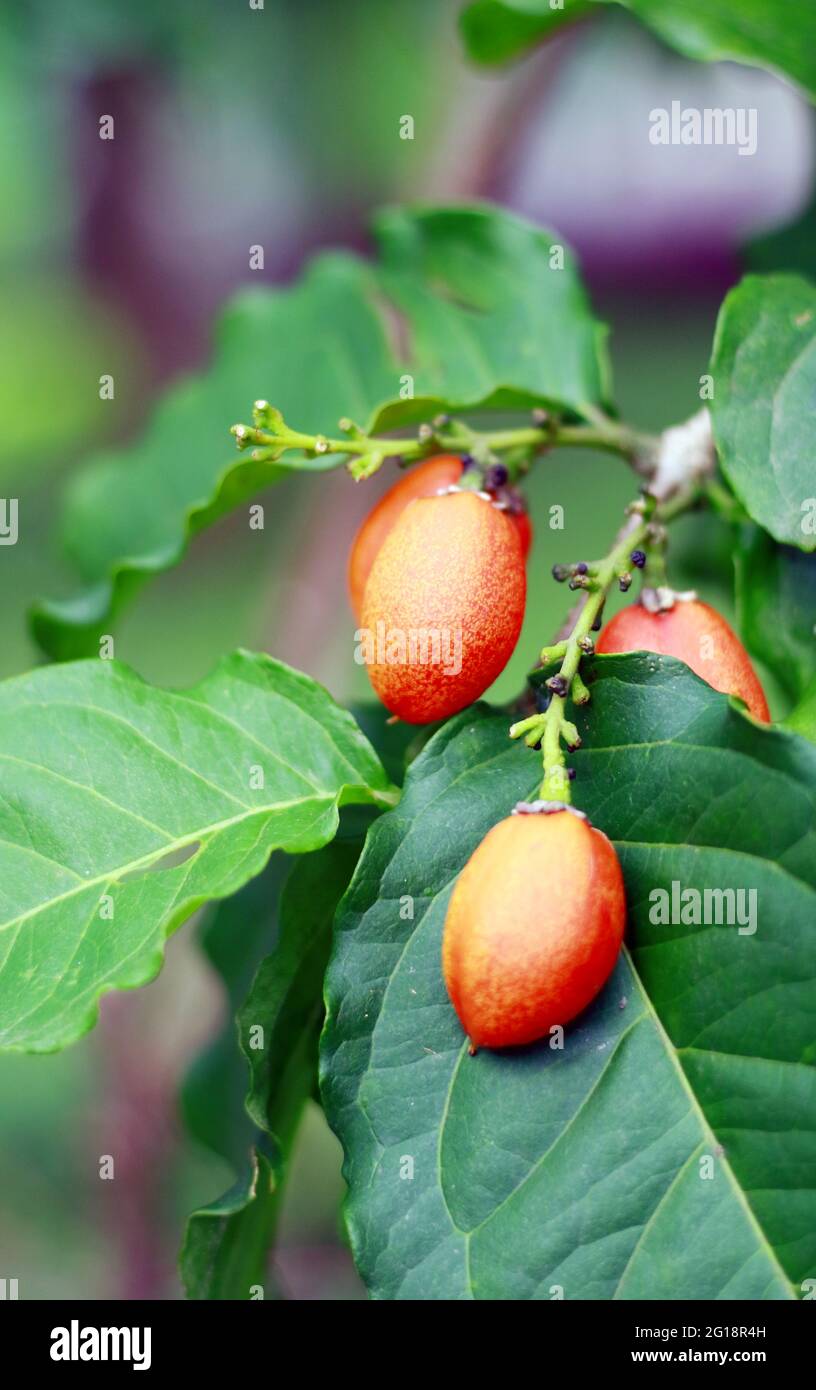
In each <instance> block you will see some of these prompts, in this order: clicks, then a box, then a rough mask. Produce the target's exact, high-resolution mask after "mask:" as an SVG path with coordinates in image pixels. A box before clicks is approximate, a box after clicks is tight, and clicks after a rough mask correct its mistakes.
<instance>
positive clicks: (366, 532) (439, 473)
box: [348, 454, 532, 621]
mask: <svg viewBox="0 0 816 1390" xmlns="http://www.w3.org/2000/svg"><path fill="white" fill-rule="evenodd" d="M473 462H474V461H473V459H472V458H471V457H470V455H469V454H464V455H463V456H462V457H461V458H460V457H459V455H458V454H435V455H434V457H433V458H429V459H426V460H425V461H424V463H418V464H414V465H412V466H411V468H409V470H408V472H407V473H406V474H405V476H404V477H402V478H400V479H399V481H398V482H396V483H395V484H394V486H393V487H391V488H389V490H388V492H386V493H385V494H384V495H383V496H382V497H381V498H380V500H379V502H378V503H377V504H376V506H374V507H373V508H372V509H371V511H370V512H369V513H368V516H367V517H366V518H365V520H364V521H363V523H362V525H361V526H360V529H359V531H358V532H357V535H356V536H355V538H354V542H353V544H352V547H351V553H350V554H349V564H348V591H349V599H350V601H351V607H352V612H353V613H354V616H355V617H356V618H357V619H358V621H359V618H360V613H361V611H362V607H363V591H364V590H365V586H366V580H367V579H368V576H369V574H370V573H371V566H372V565H373V564H374V561H375V559H376V557H377V553H378V551H379V549H380V546H381V545H382V543H383V541H384V540H385V538H386V536H387V535H388V534H389V532H390V531H391V529H392V527H393V526H394V524H395V523H396V522H397V521H398V520H399V518H400V516H401V515H402V513H403V512H404V511H405V508H406V507H407V506H408V504H409V502H413V501H414V499H415V498H416V497H434V496H436V495H437V494H438V493H441V492H444V491H445V489H446V488H449V487H455V486H456V484H457V483H458V482H459V479H460V478H461V476H462V473H463V472H466V471H467V468H468V465H469V464H473ZM513 522H514V524H515V525H516V526H517V527H518V532H519V540H520V541H521V548H522V554H523V556H524V558H525V559H526V558H527V552H528V551H529V549H530V543H531V541H532V527H531V525H530V518H529V516H528V515H527V513H526V512H518V513H516V514H514V515H513Z"/></svg>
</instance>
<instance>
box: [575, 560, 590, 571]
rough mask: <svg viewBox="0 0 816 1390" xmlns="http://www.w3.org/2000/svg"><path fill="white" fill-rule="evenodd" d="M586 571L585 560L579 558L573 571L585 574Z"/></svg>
mask: <svg viewBox="0 0 816 1390" xmlns="http://www.w3.org/2000/svg"><path fill="white" fill-rule="evenodd" d="M588 571H589V565H588V564H587V563H586V561H585V560H579V561H578V564H577V565H576V566H575V573H576V574H587V573H588Z"/></svg>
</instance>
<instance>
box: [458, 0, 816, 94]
mask: <svg viewBox="0 0 816 1390" xmlns="http://www.w3.org/2000/svg"><path fill="white" fill-rule="evenodd" d="M612 3H620V4H621V5H622V6H623V7H624V8H625V9H628V10H630V11H631V12H632V14H634V15H636V16H637V18H638V19H639V20H641V22H642V23H643V24H645V25H647V26H648V27H649V28H650V29H652V30H653V31H654V32H655V33H656V34H658V35H659V36H660V38H661V39H663V40H664V41H665V42H666V43H668V44H670V45H671V46H672V47H673V48H676V49H677V50H678V52H679V53H684V54H685V55H686V56H687V57H688V58H695V59H697V60H698V61H701V62H719V61H721V60H722V59H729V58H730V59H733V60H734V61H735V62H738V63H748V64H749V65H751V66H753V67H761V68H773V69H776V71H778V72H781V73H786V74H787V75H788V76H789V77H792V78H793V79H794V81H795V82H798V83H799V84H800V86H802V87H804V88H805V90H806V91H808V92H809V93H810V94H811V95H816V11H814V8H813V6H812V5H810V4H808V3H795V0H788V3H780V0H565V4H564V6H563V9H561V8H555V9H554V8H553V7H552V6H551V4H550V0H476V3H475V4H470V5H468V6H467V8H466V9H465V11H464V13H463V15H462V29H463V32H464V36H465V42H466V43H467V45H468V49H469V51H470V53H471V55H472V57H474V58H476V59H478V60H479V61H481V62H485V63H495V62H502V61H504V60H505V59H507V58H512V57H514V56H515V55H516V54H518V53H520V52H523V51H524V50H525V49H527V48H529V47H531V46H532V44H533V43H535V42H536V41H537V40H541V39H546V38H549V37H550V35H551V34H552V33H553V32H554V31H555V30H556V29H558V28H559V27H561V25H563V24H564V23H567V22H569V21H570V20H572V19H577V18H580V17H582V16H584V15H587V14H590V13H592V11H593V10H595V11H596V12H597V7H598V6H599V5H602V4H603V5H608V4H612Z"/></svg>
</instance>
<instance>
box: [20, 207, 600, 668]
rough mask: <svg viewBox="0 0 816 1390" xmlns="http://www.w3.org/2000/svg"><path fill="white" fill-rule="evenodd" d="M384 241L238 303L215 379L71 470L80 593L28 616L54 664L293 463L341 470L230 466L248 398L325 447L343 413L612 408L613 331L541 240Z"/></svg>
mask: <svg viewBox="0 0 816 1390" xmlns="http://www.w3.org/2000/svg"><path fill="white" fill-rule="evenodd" d="M375 230H376V232H377V239H378V242H379V246H380V249H381V253H382V265H381V266H378V265H376V264H369V263H367V262H365V261H362V260H357V259H355V258H354V257H352V256H347V255H340V254H330V255H324V256H321V257H320V258H318V260H316V261H315V262H314V263H313V264H312V265H311V267H310V268H309V269H308V270H307V271H306V273H305V274H304V276H303V278H302V280H300V281H299V282H298V283H297V284H295V286H294V287H292V288H290V289H285V290H256V291H254V292H252V293H248V292H244V293H242V294H241V295H239V296H238V298H237V300H236V301H235V303H234V304H233V306H232V308H231V309H230V310H229V311H228V312H227V314H226V315H225V317H224V321H223V323H222V324H221V327H220V330H219V332H218V337H217V344H216V352H215V357H214V360H213V364H212V367H211V368H210V370H209V371H208V372H207V373H206V374H205V375H204V376H203V377H200V378H198V379H197V380H195V381H192V382H188V383H186V384H184V385H182V386H180V387H178V388H177V389H176V390H175V391H173V392H172V393H171V395H170V396H168V397H167V399H166V400H165V402H164V403H163V404H162V405H161V406H160V408H159V409H158V411H157V412H156V415H155V417H154V419H153V422H152V424H151V426H150V428H149V429H148V431H147V433H146V434H145V435H144V437H143V438H142V439H141V440H140V441H139V442H138V443H137V444H135V445H132V446H131V447H129V448H126V449H121V450H119V451H118V452H114V453H110V454H107V455H106V456H105V457H104V458H102V459H100V460H98V461H97V462H96V463H95V464H93V465H92V466H91V467H90V468H89V469H88V470H87V471H85V472H84V473H81V474H80V475H79V477H78V479H77V480H76V482H75V484H74V486H73V487H72V489H71V491H70V492H69V495H68V499H67V505H66V512H65V519H64V527H63V529H64V533H65V538H66V542H67V545H68V549H69V551H70V553H71V555H72V556H73V558H74V560H75V562H76V564H77V566H78V568H79V570H80V572H81V574H82V577H83V579H84V580H85V581H86V584H87V588H86V589H85V590H84V592H82V593H81V594H79V595H78V596H77V597H76V598H73V599H70V600H67V601H61V602H49V603H40V604H39V605H38V606H37V608H36V609H35V610H34V613H33V616H32V623H33V630H34V633H35V636H36V638H37V640H38V642H39V643H40V645H41V646H42V647H43V648H44V650H45V651H47V652H48V653H49V654H50V655H52V656H54V657H57V658H60V659H64V658H66V657H71V656H82V655H91V654H93V655H96V654H97V652H98V641H99V636H100V634H102V633H107V632H110V630H111V624H112V622H113V621H114V619H115V618H116V615H117V613H118V612H119V611H120V609H121V608H122V606H123V605H124V604H125V603H126V602H127V601H128V600H129V599H130V598H131V597H132V596H133V594H134V593H135V592H136V591H137V590H138V588H139V587H140V586H141V585H142V584H143V583H144V582H145V580H146V579H147V578H148V577H149V576H150V575H152V574H155V573H156V572H158V571H160V570H164V569H166V568H167V567H168V566H170V565H173V564H175V563H176V562H177V561H178V560H179V559H180V558H181V556H182V554H183V552H184V549H185V546H186V545H187V543H188V541H189V540H190V538H191V537H192V536H193V535H195V534H196V533H197V532H198V531H200V530H201V529H202V528H203V527H205V526H208V525H210V524H211V523H212V522H213V521H214V520H216V519H217V518H218V517H220V516H222V515H223V514H224V513H225V512H227V511H229V510H230V509H232V508H234V507H236V506H239V505H240V504H242V503H243V502H245V501H246V500H247V499H248V498H249V497H250V496H252V495H253V494H255V493H257V492H259V491H260V490H261V489H262V488H264V487H266V486H267V485H268V484H270V483H274V482H277V481H279V480H280V479H281V478H284V477H285V476H286V475H287V474H288V473H290V472H291V471H292V469H309V470H312V471H314V470H317V471H320V470H324V469H326V468H332V467H334V466H336V465H337V464H338V463H339V462H340V458H339V456H332V455H324V456H319V457H318V458H317V459H309V458H307V457H305V456H304V455H303V454H302V453H300V452H294V453H287V454H285V455H284V456H283V457H281V458H280V459H279V460H278V461H277V462H275V463H262V462H258V461H253V460H252V458H251V457H249V456H248V455H246V454H242V455H240V456H239V455H236V454H235V452H234V450H233V451H232V457H231V458H230V440H229V436H228V433H227V431H228V429H229V427H230V425H231V424H233V423H234V422H235V421H236V420H242V419H245V418H246V417H247V415H248V414H249V411H250V407H251V404H252V401H253V400H254V399H256V398H261V397H262V398H265V399H268V400H270V401H271V402H272V403H273V404H274V405H275V406H276V407H277V408H278V409H279V410H281V411H282V412H283V415H284V416H285V418H286V420H287V422H288V424H289V425H290V426H291V427H292V428H294V429H300V430H304V431H307V432H309V433H320V432H323V433H327V434H331V435H336V434H337V422H338V419H339V418H340V417H342V416H350V417H352V418H353V419H355V420H356V421H357V422H358V424H360V425H363V426H364V427H366V428H367V429H368V430H371V431H378V430H386V429H388V430H392V429H394V428H397V427H402V426H406V425H408V424H411V423H415V422H416V421H418V420H423V419H427V418H428V417H429V416H432V415H434V414H436V413H437V412H438V411H440V410H448V409H457V410H461V411H466V410H471V409H479V408H482V407H502V408H509V407H519V408H522V407H523V408H526V407H527V406H530V405H536V404H539V405H546V406H551V407H555V408H557V409H559V410H561V411H566V412H568V413H574V414H581V413H582V412H583V411H584V410H585V408H586V407H587V406H588V405H597V404H599V403H600V402H602V401H605V400H606V398H607V395H608V390H607V378H608V370H607V366H606V358H605V354H604V349H603V330H602V329H601V327H600V325H599V324H598V323H597V322H596V321H595V320H594V319H593V317H592V314H591V312H590V308H589V305H588V302H587V299H586V296H585V294H584V291H583V289H582V287H581V284H580V281H579V279H578V276H577V273H576V270H575V267H574V264H573V262H572V258H571V257H570V255H569V254H568V253H566V259H565V261H564V263H563V265H562V262H561V258H560V257H561V253H560V252H557V253H556V254H555V256H554V257H553V259H552V262H551V252H552V250H553V246H554V244H555V241H554V238H552V237H550V236H549V235H548V234H547V233H546V232H543V231H541V230H540V229H539V228H537V227H534V226H532V225H531V224H529V223H526V222H523V221H521V220H520V219H518V218H515V217H513V216H511V215H510V214H509V213H504V212H501V211H500V210H499V209H491V208H488V207H480V208H463V207H458V208H451V209H445V208H441V209H405V210H401V211H393V212H388V213H386V214H384V215H383V216H382V217H381V218H380V219H379V221H378V223H377V225H376V228H375ZM400 321H401V322H400ZM398 323H399V328H398V331H395V329H397V326H398ZM392 340H393V341H392ZM408 377H410V378H411V383H410V384H409V383H407V380H406V379H407V378H408ZM349 486H352V484H351V482H349Z"/></svg>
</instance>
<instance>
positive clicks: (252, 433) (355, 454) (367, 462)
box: [232, 401, 656, 477]
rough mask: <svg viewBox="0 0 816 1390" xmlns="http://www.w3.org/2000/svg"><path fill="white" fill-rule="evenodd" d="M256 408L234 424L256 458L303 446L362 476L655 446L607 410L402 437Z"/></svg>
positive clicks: (447, 426) (432, 429) (455, 424)
mask: <svg viewBox="0 0 816 1390" xmlns="http://www.w3.org/2000/svg"><path fill="white" fill-rule="evenodd" d="M254 414H255V424H254V425H233V427H232V434H233V435H234V436H235V439H236V441H237V443H238V446H239V448H242V449H244V448H248V447H250V446H252V447H254V449H255V453H254V455H253V456H254V457H255V458H258V459H263V458H269V459H270V460H272V459H274V458H278V457H279V456H280V455H281V454H282V453H283V452H285V451H286V450H287V449H302V450H303V451H304V452H305V453H307V454H312V455H320V454H340V455H347V456H351V457H352V458H354V459H356V460H358V461H357V462H355V463H352V464H351V465H350V466H351V470H352V472H353V473H354V474H355V476H357V477H368V476H370V475H371V474H372V473H374V472H376V471H377V469H378V468H379V467H380V466H381V465H382V463H383V462H384V461H385V459H387V458H395V457H399V458H401V459H402V460H403V461H404V462H413V461H414V460H416V459H421V458H426V457H428V456H429V455H430V454H434V453H439V452H440V451H447V452H451V453H465V452H470V453H472V454H473V455H474V456H475V457H476V458H477V459H479V460H480V461H489V460H490V458H491V456H492V455H494V454H498V453H512V452H515V453H516V454H517V455H518V456H519V457H518V460H517V461H516V466H515V467H514V469H513V471H514V472H516V471H518V472H523V471H524V460H525V456H526V458H527V459H529V457H530V456H531V455H533V454H534V453H536V452H538V451H539V450H542V449H550V448H553V447H554V446H556V445H571V446H574V447H583V448H593V449H602V450H605V451H607V452H609V453H615V454H619V455H622V456H623V457H625V458H628V459H630V461H632V462H635V463H636V460H637V459H638V458H640V457H641V455H642V454H643V452H644V451H645V450H652V449H654V447H655V446H656V441H655V440H653V439H651V437H649V436H645V435H640V434H638V433H637V432H636V431H634V430H631V429H629V428H628V426H625V425H620V424H618V423H617V422H616V421H614V420H609V419H607V418H606V417H605V416H599V418H598V419H597V420H595V421H593V423H592V424H587V425H564V424H561V423H560V422H559V421H557V420H555V419H549V418H548V419H546V420H544V421H543V422H542V423H541V424H535V425H531V426H524V427H522V428H518V429H502V430H475V429H471V428H470V426H468V425H465V424H464V423H462V422H460V421H451V420H446V421H445V423H444V424H441V423H440V424H439V425H437V426H423V427H422V428H421V429H420V431H419V433H418V435H417V436H416V437H414V438H408V439H406V438H402V439H400V438H393V437H391V438H386V437H383V436H377V435H367V434H365V433H364V432H363V431H362V430H360V429H359V428H358V427H357V426H356V425H354V424H353V423H352V422H351V421H341V422H340V427H341V429H343V430H345V431H346V435H345V436H344V437H343V438H339V437H338V438H331V437H329V436H327V435H322V434H305V433H303V432H302V431H300V430H293V429H290V428H289V426H288V425H287V424H286V423H285V422H284V420H283V419H282V417H281V416H280V414H279V413H278V412H277V411H274V410H272V408H271V407H270V406H268V404H267V403H266V402H265V401H258V402H256V405H255V412H254ZM636 466H637V465H636Z"/></svg>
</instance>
